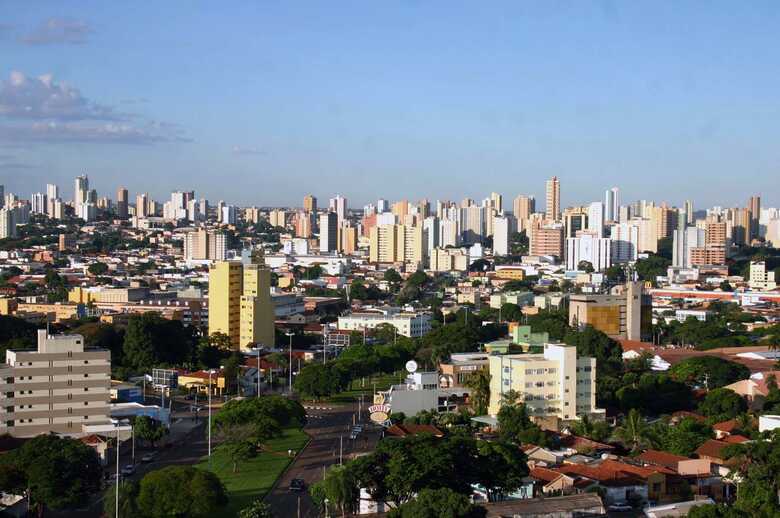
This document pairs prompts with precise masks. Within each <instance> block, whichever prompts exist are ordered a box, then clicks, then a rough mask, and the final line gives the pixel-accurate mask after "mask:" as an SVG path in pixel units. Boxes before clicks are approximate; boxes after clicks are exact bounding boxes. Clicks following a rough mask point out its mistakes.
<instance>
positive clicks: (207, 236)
mask: <svg viewBox="0 0 780 518" xmlns="http://www.w3.org/2000/svg"><path fill="white" fill-rule="evenodd" d="M226 257H227V235H226V234H225V233H224V232H221V231H218V230H206V229H203V228H201V229H198V230H196V231H194V232H187V233H186V234H185V235H184V260H185V261H224V260H225V258H226Z"/></svg>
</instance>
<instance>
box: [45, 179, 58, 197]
mask: <svg viewBox="0 0 780 518" xmlns="http://www.w3.org/2000/svg"><path fill="white" fill-rule="evenodd" d="M59 197H60V188H59V187H57V185H56V184H53V183H49V184H46V199H48V200H56V199H57V198H59Z"/></svg>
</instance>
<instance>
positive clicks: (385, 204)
mask: <svg viewBox="0 0 780 518" xmlns="http://www.w3.org/2000/svg"><path fill="white" fill-rule="evenodd" d="M389 210H390V202H389V201H387V200H385V199H383V198H379V199H378V200H377V201H376V212H377V214H382V213H383V212H387V211H389Z"/></svg>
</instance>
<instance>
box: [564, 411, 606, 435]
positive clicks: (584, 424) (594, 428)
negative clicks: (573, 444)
mask: <svg viewBox="0 0 780 518" xmlns="http://www.w3.org/2000/svg"><path fill="white" fill-rule="evenodd" d="M572 431H573V432H574V434H575V435H579V436H580V437H586V438H588V439H591V440H593V441H597V442H600V441H604V440H606V439H608V438H609V434H610V429H609V424H607V422H606V421H593V420H591V419H590V417H588V415H587V414H585V415H583V416H582V419H580V420H579V421H576V422H575V423H574V424H573V425H572Z"/></svg>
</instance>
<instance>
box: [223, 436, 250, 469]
mask: <svg viewBox="0 0 780 518" xmlns="http://www.w3.org/2000/svg"><path fill="white" fill-rule="evenodd" d="M220 448H221V449H224V451H225V453H227V455H228V457H230V462H232V463H233V473H238V465H239V464H240V463H241V462H244V461H247V460H249V459H253V458H255V457H257V446H255V443H254V442H252V441H248V440H243V441H235V442H228V443H225V444H222V445H221V446H220Z"/></svg>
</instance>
